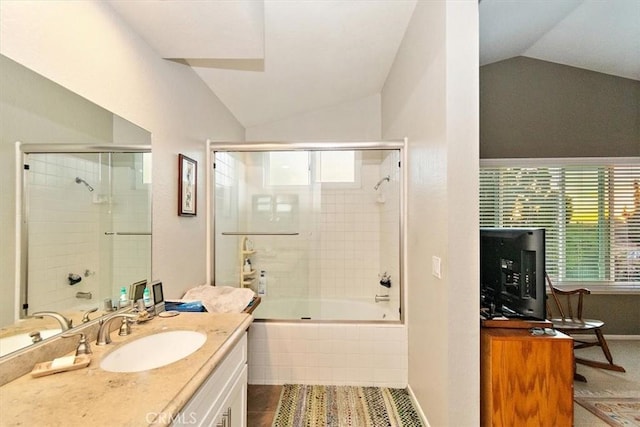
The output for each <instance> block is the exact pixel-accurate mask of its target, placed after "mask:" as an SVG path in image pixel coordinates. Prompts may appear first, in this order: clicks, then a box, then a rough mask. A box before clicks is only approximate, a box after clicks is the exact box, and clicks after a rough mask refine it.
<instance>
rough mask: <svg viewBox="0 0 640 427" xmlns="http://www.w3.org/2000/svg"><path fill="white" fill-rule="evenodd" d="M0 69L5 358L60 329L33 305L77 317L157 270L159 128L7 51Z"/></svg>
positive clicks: (0, 332)
mask: <svg viewBox="0 0 640 427" xmlns="http://www.w3.org/2000/svg"><path fill="white" fill-rule="evenodd" d="M0 76H1V78H0V122H1V123H2V126H0V150H1V152H0V162H2V163H1V164H0V174H2V175H1V177H2V183H3V187H2V193H1V195H0V196H1V197H2V203H1V204H0V234H1V235H2V236H3V237H2V240H3V244H2V252H0V271H1V272H2V276H1V277H2V278H3V280H2V282H0V289H1V292H2V295H3V298H2V300H1V301H0V357H2V356H4V355H5V354H6V353H9V352H11V351H13V350H17V349H18V348H20V343H21V342H24V343H25V345H30V344H31V343H32V341H31V337H29V336H28V334H29V333H31V332H40V333H41V337H42V338H43V339H46V338H47V337H49V336H51V335H53V334H56V333H57V332H58V329H59V328H60V324H59V323H58V321H56V319H54V318H53V317H50V316H45V317H44V318H42V319H36V318H32V315H33V313H35V312H40V311H55V312H60V313H63V314H65V316H66V317H69V318H72V320H73V326H78V325H81V324H82V318H83V314H84V313H86V312H87V311H89V310H92V309H93V308H97V310H96V311H95V312H92V313H90V314H89V318H90V319H91V320H95V319H96V318H98V317H99V316H101V315H104V314H105V311H104V308H105V299H117V297H118V294H119V290H120V288H121V287H123V286H124V287H126V288H127V290H128V289H129V286H130V285H131V284H132V283H133V282H137V281H139V280H149V279H150V276H151V181H150V177H151V164H150V161H151V135H150V133H149V132H148V131H146V130H144V129H142V128H140V127H139V126H136V125H135V124H133V123H131V122H129V121H127V120H125V119H123V118H121V117H119V116H117V115H114V114H113V113H111V112H109V111H107V110H105V109H104V108H101V107H99V106H97V105H95V104H94V103H92V102H90V101H88V100H87V99H85V98H83V97H81V96H79V95H77V94H75V93H73V92H71V91H69V90H67V89H66V88H64V87H62V86H60V85H58V84H56V83H54V82H52V81H51V80H49V79H46V78H44V77H43V76H41V75H39V74H37V73H35V72H33V71H32V70H30V69H28V68H26V67H24V66H22V65H21V64H18V63H16V62H15V61H13V60H11V59H10V58H7V57H6V56H3V55H0ZM25 165H26V166H25ZM25 338H26V341H25Z"/></svg>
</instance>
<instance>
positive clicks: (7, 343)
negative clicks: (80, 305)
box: [0, 329, 62, 357]
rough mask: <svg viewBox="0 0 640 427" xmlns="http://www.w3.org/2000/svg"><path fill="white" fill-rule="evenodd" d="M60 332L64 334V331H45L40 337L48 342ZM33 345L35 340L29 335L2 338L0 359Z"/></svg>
mask: <svg viewBox="0 0 640 427" xmlns="http://www.w3.org/2000/svg"><path fill="white" fill-rule="evenodd" d="M60 332H62V329H44V330H42V331H40V336H41V337H42V339H43V340H46V339H47V338H49V337H52V336H54V335H56V334H59V333H60ZM31 344H33V340H32V339H31V337H30V336H29V334H28V333H24V334H18V335H11V336H8V337H4V338H0V357H2V356H4V355H5V354H9V353H13V352H14V351H17V350H20V349H21V348H24V347H29V346H30V345H31Z"/></svg>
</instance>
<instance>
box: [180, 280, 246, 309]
mask: <svg viewBox="0 0 640 427" xmlns="http://www.w3.org/2000/svg"><path fill="white" fill-rule="evenodd" d="M254 297H255V293H254V292H253V291H252V290H251V289H247V288H234V287H232V286H210V285H200V286H196V287H195V288H191V289H189V290H188V291H187V292H186V293H185V294H184V296H183V297H182V301H202V305H204V306H205V308H206V309H207V311H208V312H210V313H241V312H242V310H244V309H245V308H246V307H247V305H249V303H250V302H251V300H252V299H253V298H254Z"/></svg>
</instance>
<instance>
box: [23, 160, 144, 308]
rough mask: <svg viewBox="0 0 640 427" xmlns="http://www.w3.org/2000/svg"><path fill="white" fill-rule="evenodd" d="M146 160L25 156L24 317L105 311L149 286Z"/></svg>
mask: <svg viewBox="0 0 640 427" xmlns="http://www.w3.org/2000/svg"><path fill="white" fill-rule="evenodd" d="M23 149H24V150H28V149H29V148H28V147H23ZM148 155H150V153H137V152H134V153H120V152H118V153H110V152H99V153H57V152H56V153H30V154H26V155H25V157H24V158H25V163H24V164H26V165H28V166H29V168H28V169H26V170H25V172H24V174H25V179H24V191H23V197H24V199H25V206H26V207H28V208H27V209H25V212H24V214H23V218H24V223H25V226H24V229H23V232H24V233H25V234H26V238H25V242H26V244H25V245H23V247H22V249H23V252H24V253H25V255H26V259H27V261H26V263H25V266H26V274H25V277H24V279H26V280H23V287H22V288H23V289H22V292H21V294H22V300H21V304H20V306H21V307H22V308H23V316H25V317H26V316H29V315H33V314H34V313H36V312H41V311H64V310H69V309H71V310H73V311H77V312H81V311H84V310H89V309H91V308H95V307H100V308H102V307H103V306H104V299H107V298H110V299H113V298H115V297H117V296H118V294H119V292H120V288H121V287H122V286H126V287H127V290H128V288H129V285H130V284H131V283H133V282H136V281H138V280H141V279H147V280H149V279H150V277H151V271H150V262H149V261H150V259H151V215H150V209H151V192H150V189H151V188H150V187H151V186H150V182H148V174H147V173H145V172H146V169H147V168H148V162H145V161H144V160H145V157H147V156H148ZM145 165H147V167H145Z"/></svg>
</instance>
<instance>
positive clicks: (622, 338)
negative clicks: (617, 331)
mask: <svg viewBox="0 0 640 427" xmlns="http://www.w3.org/2000/svg"><path fill="white" fill-rule="evenodd" d="M571 336H572V337H574V338H579V339H585V338H586V339H589V338H591V339H593V340H595V335H593V334H572V335H571ZM604 337H605V339H606V340H608V341H638V340H640V335H607V334H605V336H604Z"/></svg>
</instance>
